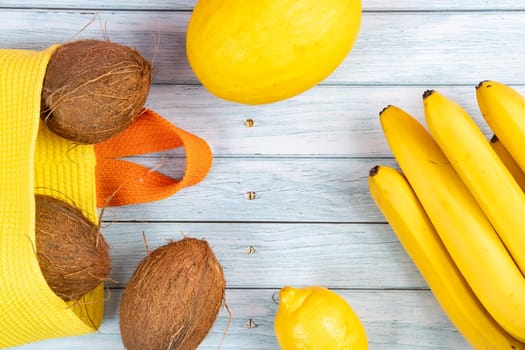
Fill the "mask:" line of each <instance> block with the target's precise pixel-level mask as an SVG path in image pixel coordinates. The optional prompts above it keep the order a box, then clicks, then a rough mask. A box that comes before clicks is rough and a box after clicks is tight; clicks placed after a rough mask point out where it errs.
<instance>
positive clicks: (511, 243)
mask: <svg viewBox="0 0 525 350" xmlns="http://www.w3.org/2000/svg"><path fill="white" fill-rule="evenodd" d="M423 104H424V110H425V120H426V122H427V125H428V128H429V130H430V133H431V134H432V136H433V137H434V140H436V142H437V143H438V145H439V147H440V148H441V150H442V151H443V153H444V154H445V155H446V157H447V158H448V160H449V161H450V163H451V164H452V167H453V168H454V169H455V170H456V172H457V173H458V175H459V177H460V178H461V179H462V180H463V182H464V183H465V185H466V186H467V188H468V189H469V190H470V192H471V193H472V196H473V197H474V199H475V200H476V201H477V202H478V204H479V206H480V207H481V209H482V210H483V212H484V213H485V215H486V216H487V218H488V219H489V221H490V223H491V224H492V225H493V226H494V228H495V230H496V232H497V233H498V235H499V237H500V239H501V240H502V241H503V243H504V244H505V246H506V247H507V249H508V250H509V252H510V254H511V256H512V257H513V258H514V261H515V262H516V264H517V265H518V267H519V268H520V270H521V271H522V273H525V254H524V252H525V220H524V218H525V193H523V191H522V190H521V188H520V187H519V185H518V183H517V182H516V180H515V179H514V177H513V176H512V174H511V173H510V171H509V170H508V169H507V167H505V165H504V164H503V162H502V161H501V159H500V158H499V157H498V155H497V154H496V152H495V151H494V149H493V148H492V147H491V146H490V143H489V141H488V140H487V139H486V138H485V136H484V135H483V133H482V132H481V130H480V129H479V128H478V127H477V125H476V123H475V122H474V120H472V118H470V116H469V115H468V114H467V112H466V111H465V110H464V109H463V108H462V107H461V106H460V105H459V104H457V103H456V102H454V101H452V100H450V99H448V98H446V97H445V96H443V95H442V94H440V93H438V92H437V91H432V90H428V91H426V92H425V94H424V95H423ZM524 317H525V314H524Z"/></svg>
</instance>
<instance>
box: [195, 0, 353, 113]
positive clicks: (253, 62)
mask: <svg viewBox="0 0 525 350" xmlns="http://www.w3.org/2000/svg"><path fill="white" fill-rule="evenodd" d="M360 22H361V0H271V1H270V0H258V1H249V0H199V1H198V2H197V4H196V5H195V8H194V10H193V13H192V15H191V18H190V22H189V24H188V28H187V35H186V53H187V57H188V61H189V63H190V66H191V68H192V70H193V72H194V73H195V75H196V76H197V78H198V79H199V80H200V82H201V83H202V84H203V85H204V87H206V88H207V89H208V91H210V92H211V93H212V94H214V95H216V96H219V97H221V98H224V99H226V100H230V101H234V102H238V103H245V104H263V103H271V102H276V101H279V100H283V99H286V98H289V97H292V96H294V95H297V94H299V93H301V92H303V91H305V90H307V89H309V88H311V87H313V86H314V85H316V84H317V83H319V82H320V81H322V80H323V79H324V78H326V77H327V76H328V75H330V74H331V73H332V72H333V71H334V70H335V69H336V68H337V67H338V66H339V65H340V63H341V62H342V61H343V60H344V59H345V57H346V56H347V54H348V53H349V52H350V50H351V49H352V47H353V45H354V42H355V41H356V39H357V35H358V32H359V27H360Z"/></svg>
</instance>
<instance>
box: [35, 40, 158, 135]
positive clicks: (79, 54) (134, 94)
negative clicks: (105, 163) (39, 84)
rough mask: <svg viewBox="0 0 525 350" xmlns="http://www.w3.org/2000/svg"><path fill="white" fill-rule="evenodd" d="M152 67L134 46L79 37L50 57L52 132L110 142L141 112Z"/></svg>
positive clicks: (45, 97) (47, 101) (46, 89)
mask: <svg viewBox="0 0 525 350" xmlns="http://www.w3.org/2000/svg"><path fill="white" fill-rule="evenodd" d="M150 85H151V65H150V63H149V62H148V61H146V59H144V58H143V57H142V56H141V55H140V53H139V52H138V51H137V50H135V49H133V48H130V47H127V46H124V45H120V44H117V43H114V42H110V41H104V40H77V41H72V42H69V43H66V44H64V45H61V46H60V47H58V48H57V49H56V51H55V52H54V53H53V55H52V56H51V58H50V60H49V63H48V66H47V69H46V74H45V78H44V84H43V88H42V113H41V116H42V120H43V121H44V123H45V124H46V125H47V126H48V127H49V129H50V130H51V131H53V132H54V133H55V134H58V135H60V136H62V137H64V138H66V139H69V140H72V141H74V142H77V143H82V144H95V143H99V142H102V141H105V140H107V139H109V138H111V137H112V136H114V135H116V134H118V133H120V132H121V131H123V130H125V129H126V128H128V127H129V126H130V125H131V123H132V121H133V120H134V119H135V118H136V117H137V116H139V115H140V113H141V111H142V109H143V108H144V104H145V102H146V99H147V96H148V93H149V89H150Z"/></svg>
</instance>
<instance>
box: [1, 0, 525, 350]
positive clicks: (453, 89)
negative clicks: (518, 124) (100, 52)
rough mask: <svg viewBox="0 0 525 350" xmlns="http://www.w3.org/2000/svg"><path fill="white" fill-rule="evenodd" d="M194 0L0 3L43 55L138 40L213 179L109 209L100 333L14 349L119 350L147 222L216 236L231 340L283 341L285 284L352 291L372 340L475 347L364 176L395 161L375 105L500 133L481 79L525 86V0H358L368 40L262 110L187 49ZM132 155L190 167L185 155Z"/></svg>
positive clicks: (160, 108)
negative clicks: (276, 328)
mask: <svg viewBox="0 0 525 350" xmlns="http://www.w3.org/2000/svg"><path fill="white" fill-rule="evenodd" d="M194 4H195V1H194V0H178V1H165V0H148V1H121V0H115V1H102V0H91V1H90V0H86V1H66V0H56V1H39V0H28V1H23V2H21V1H16V0H0V15H1V18H2V20H1V21H0V46H1V47H4V48H24V49H43V48H45V47H47V46H49V45H51V44H54V43H60V42H64V41H67V40H72V39H76V38H98V39H103V38H109V39H111V40H113V41H116V42H119V43H122V44H125V45H129V46H133V47H136V48H137V49H138V50H139V51H140V52H141V53H142V54H143V55H144V56H145V57H147V58H148V59H150V60H152V62H153V64H154V68H155V82H154V86H153V87H152V90H151V94H150V96H149V99H148V102H147V104H148V106H149V107H151V108H152V109H154V110H155V111H157V112H159V113H160V114H161V115H163V116H164V117H165V118H167V119H169V120H170V121H171V122H173V123H174V124H175V125H177V126H179V127H181V128H183V129H185V130H187V131H190V132H193V133H195V134H197V135H199V136H201V137H202V138H204V139H205V140H206V141H208V143H209V144H210V146H211V148H212V150H213V153H214V164H213V168H212V170H211V172H210V174H209V175H208V177H207V178H206V179H205V180H204V181H203V182H202V183H200V184H198V185H197V186H194V187H191V188H188V189H184V190H183V191H181V192H179V193H177V194H176V195H174V196H173V197H171V198H169V199H166V200H163V201H159V202H155V203H151V204H147V205H137V206H129V207H123V208H114V209H108V210H107V212H106V214H105V217H106V222H105V224H104V231H103V232H104V234H105V236H106V237H107V239H108V240H109V242H110V244H111V247H112V257H113V270H112V275H111V279H112V280H115V281H116V282H112V283H109V284H108V293H109V298H108V301H107V307H106V315H105V320H104V323H103V325H102V327H101V328H100V331H99V332H97V333H94V334H91V335H88V336H82V337H73V338H64V339H58V340H49V341H43V342H39V343H35V344H29V345H25V346H21V347H19V348H20V350H43V349H56V350H61V349H64V350H65V349H68V350H81V349H82V350H83V349H97V350H118V349H123V346H122V345H121V340H120V336H119V327H118V304H119V301H120V296H121V292H122V289H123V288H124V287H125V285H126V281H127V280H128V278H129V277H130V275H131V273H132V272H133V269H134V268H135V266H136V264H137V263H138V262H139V260H140V259H141V258H142V257H143V256H144V254H145V246H144V242H143V238H142V232H144V233H145V235H146V236H147V239H148V243H149V246H150V248H154V247H156V246H159V245H161V244H164V243H165V242H166V241H167V240H174V239H179V238H181V237H182V234H183V233H184V234H185V235H189V236H193V237H198V238H205V239H207V240H208V241H209V242H210V244H211V246H212V248H213V249H214V251H215V252H216V255H217V257H218V259H219V260H220V262H221V263H222V264H223V266H224V271H225V275H226V279H227V283H228V289H227V296H226V297H227V299H226V300H227V303H228V305H229V307H230V309H231V311H232V313H233V318H232V324H231V326H230V328H229V329H228V331H227V335H226V337H225V338H224V343H223V345H222V348H223V349H262V350H265V349H269V350H271V349H278V346H277V344H276V341H275V338H274V335H273V317H274V315H275V311H276V309H277V303H276V299H275V298H276V293H277V291H278V290H279V289H280V288H281V287H282V286H284V285H295V286H304V285H310V284H316V285H324V286H326V287H329V288H332V289H334V290H336V291H337V292H338V293H340V294H341V295H342V296H344V297H345V298H346V299H347V300H348V301H349V303H350V304H351V305H352V306H353V308H354V309H355V311H356V312H357V314H358V315H359V317H360V318H361V319H362V321H363V323H364V325H365V328H366V330H367V333H368V336H369V342H370V349H372V350H379V349H385V350H386V349H388V350H413V349H468V345H467V344H466V343H465V341H464V340H463V339H462V337H461V336H460V335H459V334H458V333H457V331H456V330H455V329H454V327H453V326H452V325H451V324H450V322H449V321H448V319H447V317H446V316H445V315H444V314H443V312H442V311H441V309H440V307H439V305H438V304H437V302H436V301H435V299H434V298H433V296H432V294H431V293H430V291H429V290H428V288H427V286H426V283H425V282H424V280H423V279H422V278H421V276H420V275H419V273H418V271H417V270H416V268H415V267H414V265H413V264H412V262H411V261H410V259H409V258H408V257H407V256H406V254H405V252H404V251H403V249H402V247H401V246H400V244H399V242H398V241H397V239H396V237H395V235H394V234H393V233H392V231H391V230H390V228H389V226H388V225H387V224H386V223H385V221H384V218H383V217H382V215H381V214H380V213H379V211H378V210H377V209H376V207H375V206H374V204H373V202H372V200H371V198H370V197H369V194H368V189H367V184H366V181H367V175H368V170H369V169H370V168H371V167H373V166H374V165H376V164H390V165H395V162H394V161H393V159H392V157H391V154H390V152H389V150H388V147H387V145H386V142H385V141H384V138H383V135H382V133H381V129H380V126H379V121H378V113H379V111H380V110H381V109H382V108H383V107H384V106H386V105H388V104H395V105H398V106H399V107H402V108H404V109H405V110H407V111H408V112H410V113H412V114H414V115H415V116H417V117H418V118H420V119H421V117H422V104H421V95H422V93H423V92H424V91H425V90H426V89H428V88H432V89H436V90H439V91H441V92H443V93H444V94H446V95H448V96H449V97H451V98H453V99H455V100H456V101H457V102H459V103H460V104H462V105H463V106H464V107H465V108H466V109H467V110H468V111H469V112H471V114H472V115H473V117H474V118H475V119H476V121H477V122H478V123H479V125H480V126H481V127H482V128H483V130H484V131H485V132H486V134H487V136H489V135H490V133H489V132H488V129H487V128H486V126H485V125H484V124H483V123H482V121H481V118H480V116H479V112H478V110H477V107H476V101H475V95H474V87H475V85H476V84H477V83H478V82H479V81H481V80H484V79H494V80H499V81H501V82H504V83H508V84H512V85H513V86H515V87H516V88H517V89H518V90H521V91H522V92H525V85H523V84H524V83H525V68H524V67H525V66H524V65H523V63H522V61H521V60H522V58H523V57H525V45H524V42H523V40H524V39H523V38H524V37H525V26H524V25H523V24H524V23H525V4H524V3H523V2H520V1H512V0H500V1H471V0H468V1H467V0H454V1H452V0H446V1H434V2H432V1H421V0H400V1H394V2H392V1H382V0H364V3H363V8H364V12H363V20H362V26H361V31H360V34H359V38H358V41H357V43H356V45H355V47H354V49H353V51H352V53H351V54H350V55H349V56H348V57H347V59H346V60H345V61H344V62H343V64H342V65H341V66H340V67H339V68H338V69H337V71H335V72H334V73H333V74H332V75H331V76H330V77H328V78H327V79H326V80H325V81H323V82H322V83H321V84H320V85H319V86H317V87H315V88H313V89H311V90H309V91H307V92H305V93H304V94H302V95H300V96H297V97H294V98H292V99H289V100H286V101H283V102H279V103H275V104H271V105H264V106H243V105H238V104H234V103H229V102H226V101H223V100H220V99H218V98H216V97H214V96H212V95H210V94H209V93H208V92H207V91H206V90H205V89H203V88H202V86H200V85H199V82H198V81H197V80H196V78H195V77H194V75H193V74H192V72H191V70H190V68H189V66H188V64H187V61H186V58H185V50H184V40H185V30H186V25H187V22H188V19H189V17H190V15H191V10H192V8H193V6H194ZM247 119H252V120H253V121H254V124H253V127H247V126H246V124H245V121H246V120H247ZM135 161H137V162H140V163H143V164H146V165H148V166H151V167H161V168H160V169H161V171H163V172H165V173H166V174H168V175H171V176H174V177H180V176H182V174H183V172H184V165H185V155H184V152H183V151H180V150H178V151H174V152H167V153H162V154H152V155H148V156H144V157H141V158H137V159H135ZM250 191H251V192H254V193H255V199H253V200H248V199H247V196H246V193H247V192H250ZM228 317H229V316H228V313H227V312H226V311H225V310H222V311H221V314H220V317H219V319H218V320H217V322H216V324H215V326H214V328H213V330H212V332H211V333H210V334H209V336H208V337H207V338H206V340H205V341H204V343H203V344H202V346H201V347H200V348H201V349H217V348H218V347H219V345H220V343H221V339H222V337H223V333H224V331H225V329H226V323H227V320H228ZM0 336H1V330H0Z"/></svg>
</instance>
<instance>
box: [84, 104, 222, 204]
mask: <svg viewBox="0 0 525 350" xmlns="http://www.w3.org/2000/svg"><path fill="white" fill-rule="evenodd" d="M178 147H184V148H185V151H186V168H185V173H184V176H183V177H182V179H180V180H176V179H173V178H171V177H168V176H166V175H164V174H161V173H159V172H157V171H155V170H153V169H149V168H146V167H144V166H141V165H138V164H135V163H132V162H129V161H125V160H121V159H116V158H118V157H126V156H134V155H140V154H146V153H151V152H159V151H165V150H169V149H174V148H178ZM94 150H95V156H96V167H95V173H96V175H95V176H96V188H97V206H98V207H99V208H101V207H104V206H121V205H128V204H138V203H145V202H152V201H156V200H160V199H164V198H166V197H169V196H170V195H172V194H174V193H175V192H177V191H179V190H180V189H182V188H184V187H188V186H192V185H195V184H197V183H198V182H200V181H201V180H202V179H203V178H204V177H206V175H207V174H208V171H209V170H210V168H211V164H212V153H211V150H210V147H209V146H208V144H207V143H206V141H204V140H203V139H201V138H199V137H197V136H195V135H193V134H191V133H188V132H186V131H184V130H182V129H179V128H177V127H176V126H175V125H173V124H172V123H170V122H169V121H167V120H166V119H164V118H162V117H161V116H160V115H158V114H157V113H155V112H154V111H152V110H150V109H144V110H143V112H142V113H141V115H140V116H139V117H137V118H136V119H135V121H134V122H133V123H132V125H131V126H130V127H129V128H127V129H126V130H124V131H123V132H122V133H120V134H118V135H116V136H114V137H112V138H111V139H109V140H107V141H104V142H101V143H98V144H95V145H94Z"/></svg>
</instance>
